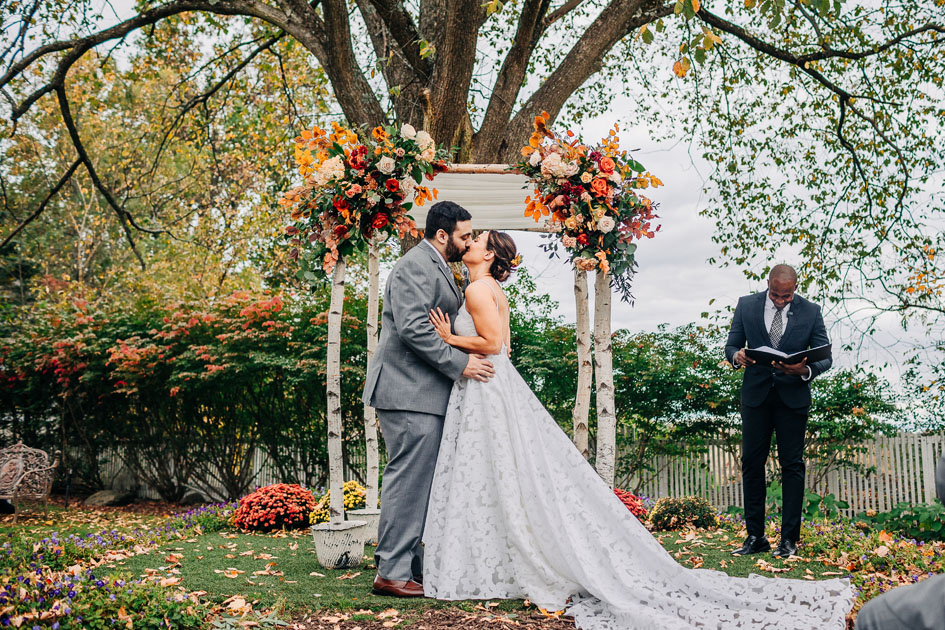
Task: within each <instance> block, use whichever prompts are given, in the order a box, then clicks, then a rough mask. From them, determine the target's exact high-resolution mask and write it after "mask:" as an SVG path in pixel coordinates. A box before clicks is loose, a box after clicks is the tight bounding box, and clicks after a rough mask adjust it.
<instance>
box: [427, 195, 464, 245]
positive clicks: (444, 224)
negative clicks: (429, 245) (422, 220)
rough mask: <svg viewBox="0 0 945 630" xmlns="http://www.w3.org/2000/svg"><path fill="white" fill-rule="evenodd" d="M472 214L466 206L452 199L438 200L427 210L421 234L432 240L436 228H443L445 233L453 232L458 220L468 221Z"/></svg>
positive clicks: (450, 233)
mask: <svg viewBox="0 0 945 630" xmlns="http://www.w3.org/2000/svg"><path fill="white" fill-rule="evenodd" d="M471 219H472V215H471V214H469V211H468V210H466V208H464V207H462V206H461V205H459V204H458V203H454V202H452V201H439V202H437V203H435V204H433V205H432V206H430V211H429V212H427V224H426V227H424V228H423V235H424V236H425V237H426V238H428V239H429V240H431V241H432V240H433V237H434V236H436V233H437V231H438V230H443V231H444V232H446V233H447V234H449V235H451V236H452V234H453V230H455V229H456V224H457V223H458V222H459V221H469V220H471Z"/></svg>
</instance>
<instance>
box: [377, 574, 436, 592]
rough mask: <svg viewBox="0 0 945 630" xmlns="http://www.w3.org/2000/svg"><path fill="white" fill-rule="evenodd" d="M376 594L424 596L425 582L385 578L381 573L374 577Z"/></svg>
mask: <svg viewBox="0 0 945 630" xmlns="http://www.w3.org/2000/svg"><path fill="white" fill-rule="evenodd" d="M371 592H373V593H374V594H375V595H389V596H391V597H423V584H417V583H416V582H414V581H413V580H407V581H403V580H385V579H384V578H382V577H381V576H380V575H378V576H376V577H375V578H374V588H373V589H372V591H371Z"/></svg>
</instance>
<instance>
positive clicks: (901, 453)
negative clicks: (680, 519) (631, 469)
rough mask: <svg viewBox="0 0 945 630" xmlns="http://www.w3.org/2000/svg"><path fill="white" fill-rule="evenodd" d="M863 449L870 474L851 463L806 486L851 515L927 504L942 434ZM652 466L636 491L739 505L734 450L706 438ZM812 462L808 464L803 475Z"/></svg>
mask: <svg viewBox="0 0 945 630" xmlns="http://www.w3.org/2000/svg"><path fill="white" fill-rule="evenodd" d="M862 446H863V447H865V448H864V452H863V453H860V454H858V455H857V457H856V461H857V463H858V464H860V465H861V466H864V467H865V468H872V469H873V472H872V473H870V474H866V475H864V474H862V473H860V472H857V471H855V470H852V469H850V468H840V469H839V470H832V471H830V472H828V473H827V475H826V477H825V479H824V480H823V482H822V483H821V484H820V487H810V484H808V488H809V489H810V490H814V491H816V492H818V493H820V494H827V493H831V494H833V495H834V496H835V497H837V498H838V499H842V500H844V501H846V502H847V503H849V505H850V507H849V508H848V509H847V510H845V512H846V514H847V515H848V516H853V515H854V514H857V513H859V512H863V511H865V510H876V511H878V512H883V511H886V510H889V509H890V508H892V507H894V506H895V505H896V504H897V503H900V502H907V503H930V502H933V501H935V500H936V495H935V465H936V463H937V462H938V458H939V457H940V456H941V454H942V453H943V451H945V434H935V435H919V434H912V433H903V434H900V435H897V436H894V437H883V436H878V437H877V438H876V439H874V440H872V441H870V442H865V443H863V445H862ZM775 460H776V458H774V457H772V458H771V459H769V461H768V468H769V472H774V470H775V469H776V467H777V462H776V461H775ZM654 466H655V469H656V470H658V471H660V473H659V474H658V475H657V476H656V478H655V479H654V480H653V481H651V482H650V483H644V484H643V487H642V490H641V493H642V494H644V495H646V496H649V497H652V498H657V497H665V496H674V497H680V496H690V495H696V496H700V497H704V498H705V499H707V500H708V501H709V502H710V503H712V504H713V505H715V506H717V507H719V508H721V509H723V510H724V509H725V508H726V507H728V506H732V505H735V506H738V507H744V506H743V500H742V482H741V462H740V459H739V457H738V454H737V449H736V452H735V453H732V452H731V450H730V449H726V448H724V447H723V446H722V444H721V442H719V443H711V444H710V445H709V447H708V451H707V452H706V453H695V454H690V455H685V456H680V457H671V458H667V457H658V458H656V459H655V461H654ZM811 472H812V466H811V465H810V463H809V464H808V478H810V477H811ZM621 484H623V485H624V486H626V487H634V486H635V485H636V484H635V483H634V480H632V479H626V478H625V479H619V480H618V485H621Z"/></svg>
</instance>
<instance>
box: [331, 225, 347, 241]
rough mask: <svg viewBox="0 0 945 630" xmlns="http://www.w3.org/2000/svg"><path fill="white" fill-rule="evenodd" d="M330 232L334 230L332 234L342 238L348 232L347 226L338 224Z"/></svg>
mask: <svg viewBox="0 0 945 630" xmlns="http://www.w3.org/2000/svg"><path fill="white" fill-rule="evenodd" d="M332 232H334V234H335V236H336V237H337V238H344V237H345V235H347V234H348V226H347V225H339V226H338V227H336V228H335V229H334V230H332Z"/></svg>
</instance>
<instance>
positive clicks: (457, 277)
mask: <svg viewBox="0 0 945 630" xmlns="http://www.w3.org/2000/svg"><path fill="white" fill-rule="evenodd" d="M453 281H454V282H456V288H457V289H459V292H460V293H462V292H463V284H465V278H463V274H461V273H460V272H458V271H456V270H455V269H453Z"/></svg>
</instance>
